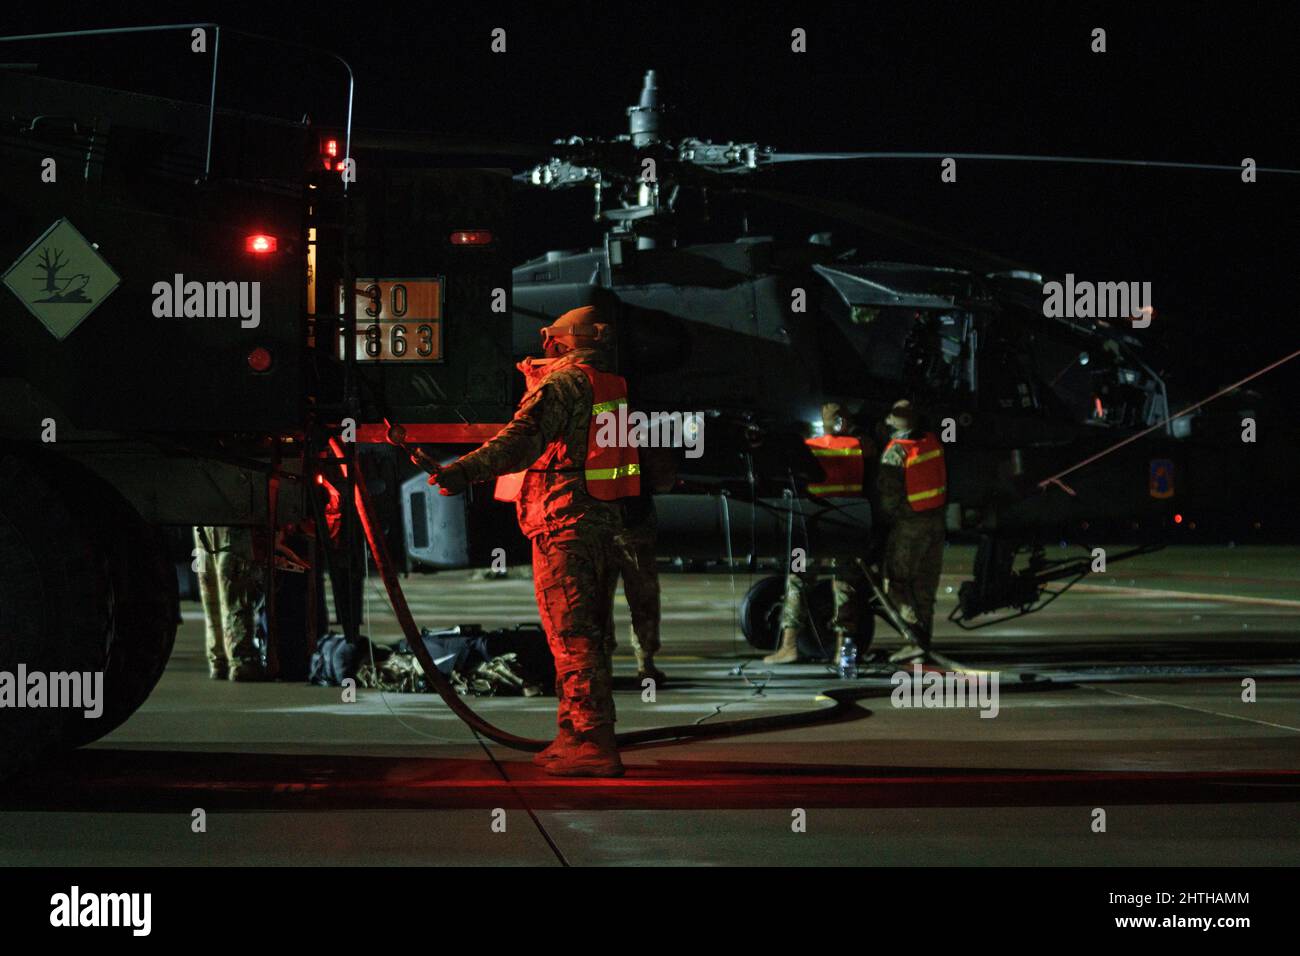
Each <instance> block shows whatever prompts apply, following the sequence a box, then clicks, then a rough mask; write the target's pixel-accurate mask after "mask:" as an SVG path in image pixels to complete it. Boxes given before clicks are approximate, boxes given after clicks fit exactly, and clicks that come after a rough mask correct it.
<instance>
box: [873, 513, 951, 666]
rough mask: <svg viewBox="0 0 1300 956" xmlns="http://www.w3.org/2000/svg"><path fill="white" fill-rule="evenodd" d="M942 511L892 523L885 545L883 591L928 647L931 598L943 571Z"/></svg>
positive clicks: (932, 609) (931, 622)
mask: <svg viewBox="0 0 1300 956" xmlns="http://www.w3.org/2000/svg"><path fill="white" fill-rule="evenodd" d="M943 541H944V524H943V511H942V510H941V509H940V510H935V511H928V512H923V513H921V514H918V515H913V516H912V517H909V518H904V519H902V520H901V521H898V522H895V524H894V526H893V527H892V528H891V529H890V530H889V538H888V540H886V542H885V590H886V591H887V592H888V593H889V596H890V598H891V599H892V600H893V601H894V603H895V604H896V605H897V606H898V612H899V614H900V615H901V616H902V618H903V620H904V621H906V622H907V623H908V624H909V625H914V628H915V630H916V632H917V635H916V636H917V639H918V640H919V641H920V642H921V644H922V646H924V647H929V645H930V635H931V634H932V633H933V631H934V596H935V594H936V593H937V592H938V590H939V572H940V571H941V570H942V569H943Z"/></svg>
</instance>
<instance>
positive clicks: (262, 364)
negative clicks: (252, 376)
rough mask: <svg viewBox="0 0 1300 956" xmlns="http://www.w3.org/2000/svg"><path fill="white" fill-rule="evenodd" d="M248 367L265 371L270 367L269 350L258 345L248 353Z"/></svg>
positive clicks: (255, 370) (256, 370)
mask: <svg viewBox="0 0 1300 956" xmlns="http://www.w3.org/2000/svg"><path fill="white" fill-rule="evenodd" d="M248 367H249V368H251V369H252V370H253V371H254V372H265V371H267V370H268V369H270V367H271V352H270V350H269V349H266V348H263V347H262V346H260V345H259V346H258V347H257V348H255V349H253V351H251V352H249V353H248Z"/></svg>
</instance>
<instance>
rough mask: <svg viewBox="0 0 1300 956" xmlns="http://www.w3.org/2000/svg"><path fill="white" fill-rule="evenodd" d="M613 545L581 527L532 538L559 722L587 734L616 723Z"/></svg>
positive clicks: (599, 533) (603, 534) (606, 535)
mask: <svg viewBox="0 0 1300 956" xmlns="http://www.w3.org/2000/svg"><path fill="white" fill-rule="evenodd" d="M615 573H616V569H615V566H614V556H613V542H612V540H611V536H610V533H609V531H608V530H607V529H605V528H599V529H586V528H584V527H583V526H582V525H577V526H576V527H573V528H567V529H565V530H563V531H559V532H555V533H542V534H539V535H537V536H536V537H534V538H533V589H534V590H535V591H536V594H537V610H538V612H539V613H540V614H541V618H542V628H543V629H544V630H545V631H546V640H547V642H548V643H549V644H550V647H551V654H552V655H554V657H555V696H556V699H557V705H556V715H555V718H556V723H557V724H558V726H559V727H560V729H561V730H569V731H573V732H577V733H584V732H586V731H589V730H593V729H595V728H596V727H600V726H603V725H606V724H612V723H614V677H613V671H612V669H611V666H610V658H609V645H610V643H611V638H610V634H609V624H610V621H611V619H612V617H613V612H612V610H611V605H610V602H611V600H612V597H613V593H614V590H613V587H611V585H610V580H611V576H612V575H614V574H615Z"/></svg>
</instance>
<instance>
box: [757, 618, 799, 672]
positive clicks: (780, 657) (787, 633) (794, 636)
mask: <svg viewBox="0 0 1300 956" xmlns="http://www.w3.org/2000/svg"><path fill="white" fill-rule="evenodd" d="M763 663H764V664H797V663H799V629H798V628H797V627H787V628H783V629H782V631H781V646H780V647H778V648H777V649H776V650H775V651H774V652H773V653H771V654H768V655H767V657H765V658H763Z"/></svg>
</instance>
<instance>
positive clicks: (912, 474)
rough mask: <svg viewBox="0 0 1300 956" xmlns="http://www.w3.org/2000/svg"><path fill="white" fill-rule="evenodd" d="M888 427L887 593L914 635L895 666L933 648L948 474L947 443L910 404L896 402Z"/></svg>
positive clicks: (883, 472)
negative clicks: (921, 423) (922, 426)
mask: <svg viewBox="0 0 1300 956" xmlns="http://www.w3.org/2000/svg"><path fill="white" fill-rule="evenodd" d="M885 426H886V427H887V428H888V429H889V432H890V438H889V443H888V444H887V445H885V450H884V452H883V453H882V454H881V456H880V474H879V476H878V479H877V484H878V487H879V489H880V505H881V511H882V513H883V515H884V517H885V518H886V520H888V521H889V522H891V527H890V529H889V536H888V538H887V539H886V541H885V560H884V572H885V590H886V592H887V593H888V594H889V596H890V598H891V599H892V600H893V601H894V603H895V604H896V605H897V606H898V612H899V616H900V617H902V619H903V621H904V623H906V624H907V626H908V630H909V631H910V632H911V633H910V634H906V635H904V643H903V647H902V648H901V649H900V650H898V651H896V652H895V653H894V654H893V655H891V656H890V658H889V660H890V661H891V662H893V663H897V662H900V661H908V660H912V659H913V658H916V657H922V656H924V655H925V653H926V651H927V650H929V647H930V636H931V633H932V631H933V628H934V599H935V594H936V593H937V592H938V590H939V573H940V571H941V570H942V568H943V545H944V535H945V529H944V519H943V510H944V506H945V505H946V504H947V503H948V494H947V481H948V476H947V466H946V465H945V463H944V456H943V444H942V443H941V442H940V441H939V439H937V438H936V437H935V436H934V434H933V433H931V432H921V431H920V430H919V429H918V428H917V424H916V413H915V411H914V410H913V409H912V403H911V402H909V401H906V400H902V401H898V402H895V403H894V405H893V407H892V408H890V410H889V415H888V417H886V419H885Z"/></svg>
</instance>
